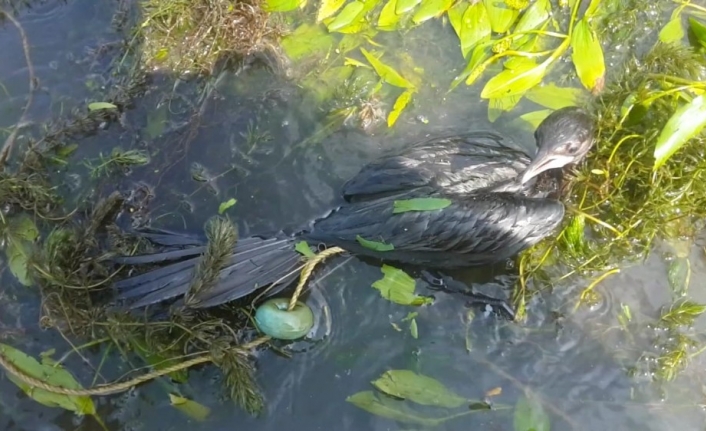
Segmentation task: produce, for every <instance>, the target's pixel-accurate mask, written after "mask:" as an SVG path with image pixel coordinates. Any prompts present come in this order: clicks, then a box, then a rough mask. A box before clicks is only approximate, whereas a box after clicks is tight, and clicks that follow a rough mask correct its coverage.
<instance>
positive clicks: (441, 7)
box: [412, 0, 454, 24]
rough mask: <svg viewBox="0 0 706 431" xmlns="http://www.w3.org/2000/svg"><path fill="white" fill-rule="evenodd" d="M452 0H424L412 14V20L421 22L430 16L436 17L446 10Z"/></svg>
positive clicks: (416, 22)
mask: <svg viewBox="0 0 706 431" xmlns="http://www.w3.org/2000/svg"><path fill="white" fill-rule="evenodd" d="M453 2H454V0H425V1H423V2H422V6H421V7H420V8H419V9H417V11H416V12H415V13H414V15H413V16H412V22H413V23H415V24H421V23H423V22H424V21H426V20H428V19H431V18H438V17H440V16H441V15H443V13H444V12H446V11H447V10H448V9H449V8H450V7H451V5H452V4H453Z"/></svg>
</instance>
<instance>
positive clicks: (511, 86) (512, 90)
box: [480, 60, 551, 99]
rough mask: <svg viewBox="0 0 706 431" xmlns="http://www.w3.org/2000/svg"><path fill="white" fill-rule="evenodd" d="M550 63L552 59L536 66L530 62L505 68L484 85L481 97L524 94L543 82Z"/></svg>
mask: <svg viewBox="0 0 706 431" xmlns="http://www.w3.org/2000/svg"><path fill="white" fill-rule="evenodd" d="M550 64H551V63H550V60H546V61H544V62H543V63H541V64H538V65H536V66H532V65H531V64H528V65H526V66H523V67H518V68H516V69H507V70H503V71H502V72H500V73H498V74H497V75H495V76H494V77H492V78H490V80H489V81H488V82H487V83H486V84H485V87H483V91H482V92H481V94H480V97H482V98H483V99H496V98H500V97H508V96H514V95H518V94H522V93H524V92H525V91H527V90H529V89H530V88H532V87H534V86H535V85H537V84H539V83H540V82H542V79H543V78H544V75H545V74H546V72H547V68H548V67H549V65H550Z"/></svg>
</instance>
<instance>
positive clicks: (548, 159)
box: [520, 153, 574, 184]
mask: <svg viewBox="0 0 706 431" xmlns="http://www.w3.org/2000/svg"><path fill="white" fill-rule="evenodd" d="M573 161H574V158H573V157H571V156H564V155H560V154H551V153H550V154H537V156H536V157H535V159H534V160H532V162H531V163H530V164H529V166H527V169H526V170H525V172H524V173H523V174H522V177H521V178H520V182H521V183H522V184H525V183H526V182H527V181H529V180H531V179H532V178H534V177H536V176H537V175H539V174H541V173H542V172H544V171H548V170H549V169H556V168H563V167H564V166H566V165H568V164H569V163H571V162H573Z"/></svg>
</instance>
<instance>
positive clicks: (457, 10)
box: [446, 2, 471, 39]
mask: <svg viewBox="0 0 706 431" xmlns="http://www.w3.org/2000/svg"><path fill="white" fill-rule="evenodd" d="M469 7H471V6H470V5H469V4H467V3H466V2H458V3H456V4H455V5H453V7H452V8H451V9H449V10H448V11H447V12H446V16H448V18H449V22H450V23H451V27H453V29H454V31H455V32H456V36H458V37H459V39H460V38H461V26H462V25H463V14H464V13H465V12H466V10H468V8H469Z"/></svg>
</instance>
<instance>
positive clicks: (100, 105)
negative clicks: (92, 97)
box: [88, 102, 118, 111]
mask: <svg viewBox="0 0 706 431" xmlns="http://www.w3.org/2000/svg"><path fill="white" fill-rule="evenodd" d="M101 109H118V107H117V106H115V105H113V104H112V103H108V102H93V103H89V104H88V110H89V111H98V110H101Z"/></svg>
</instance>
